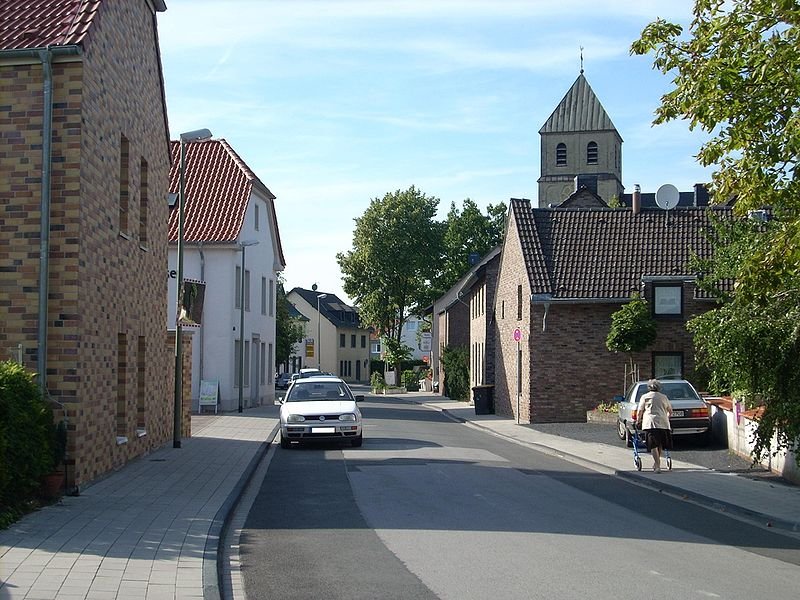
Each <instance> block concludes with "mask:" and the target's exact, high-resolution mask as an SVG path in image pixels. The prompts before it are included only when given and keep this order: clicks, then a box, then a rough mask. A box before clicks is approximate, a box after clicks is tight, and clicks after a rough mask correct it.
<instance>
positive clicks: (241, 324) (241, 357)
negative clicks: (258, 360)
mask: <svg viewBox="0 0 800 600" xmlns="http://www.w3.org/2000/svg"><path fill="white" fill-rule="evenodd" d="M256 245H258V240H247V241H244V242H239V247H240V248H241V249H242V282H241V294H240V297H239V412H242V400H243V393H244V249H245V248H247V247H248V246H256Z"/></svg>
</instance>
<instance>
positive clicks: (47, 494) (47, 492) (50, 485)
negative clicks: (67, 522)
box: [42, 419, 67, 500]
mask: <svg viewBox="0 0 800 600" xmlns="http://www.w3.org/2000/svg"><path fill="white" fill-rule="evenodd" d="M51 453H52V454H51V464H52V469H51V471H50V472H49V473H47V474H45V475H44V477H43V480H42V496H43V497H44V498H45V499H47V500H54V499H56V498H58V497H59V496H61V494H62V492H63V491H64V482H65V477H66V469H65V466H64V459H65V458H66V456H67V421H66V419H59V420H58V422H56V423H54V424H53V426H52V429H51Z"/></svg>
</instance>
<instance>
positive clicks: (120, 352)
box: [116, 333, 128, 437]
mask: <svg viewBox="0 0 800 600" xmlns="http://www.w3.org/2000/svg"><path fill="white" fill-rule="evenodd" d="M127 377H128V338H127V336H126V335H125V334H124V333H118V334H117V419H116V426H117V437H125V436H126V435H127V430H128V427H127V414H126V412H127V411H126V410H125V409H126V408H127V400H128V399H127V390H126V388H127V386H126V383H127Z"/></svg>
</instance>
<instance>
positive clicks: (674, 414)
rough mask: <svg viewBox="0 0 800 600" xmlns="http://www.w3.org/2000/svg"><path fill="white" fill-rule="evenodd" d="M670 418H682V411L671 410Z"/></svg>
mask: <svg viewBox="0 0 800 600" xmlns="http://www.w3.org/2000/svg"><path fill="white" fill-rule="evenodd" d="M672 416H673V417H682V416H683V411H682V410H673V411H672Z"/></svg>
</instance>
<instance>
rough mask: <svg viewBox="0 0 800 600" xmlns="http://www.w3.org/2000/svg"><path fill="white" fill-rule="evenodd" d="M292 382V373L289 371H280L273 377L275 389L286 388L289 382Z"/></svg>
mask: <svg viewBox="0 0 800 600" xmlns="http://www.w3.org/2000/svg"><path fill="white" fill-rule="evenodd" d="M291 382H292V374H291V373H281V374H280V375H278V376H277V377H276V378H275V389H276V390H288V389H289V384H290V383H291Z"/></svg>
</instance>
